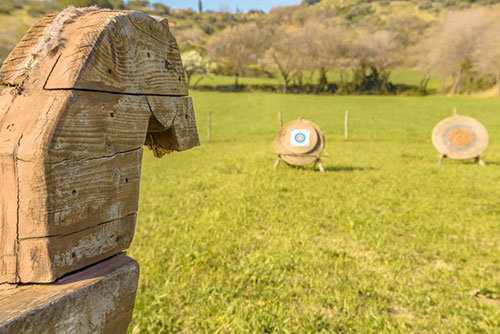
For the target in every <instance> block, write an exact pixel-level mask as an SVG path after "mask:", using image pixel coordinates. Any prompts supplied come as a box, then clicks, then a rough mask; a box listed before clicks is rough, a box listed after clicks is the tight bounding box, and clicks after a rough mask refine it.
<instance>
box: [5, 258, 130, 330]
mask: <svg viewBox="0 0 500 334" xmlns="http://www.w3.org/2000/svg"><path fill="white" fill-rule="evenodd" d="M138 278H139V268H138V265H137V263H136V262H135V261H134V260H132V259H131V258H129V257H127V256H125V255H123V254H121V255H117V256H115V257H113V258H111V259H108V260H106V261H103V262H101V263H99V264H97V265H94V266H92V267H90V268H87V269H85V270H83V271H80V272H77V273H75V274H72V275H69V276H67V277H65V278H63V279H61V280H59V281H57V282H56V283H53V284H44V285H21V286H17V288H15V289H4V290H2V289H0V334H10V333H82V334H86V333H89V334H90V333H116V334H125V332H126V329H127V327H128V323H129V321H130V316H131V313H132V309H133V307H134V299H135V293H136V290H137V282H138Z"/></svg>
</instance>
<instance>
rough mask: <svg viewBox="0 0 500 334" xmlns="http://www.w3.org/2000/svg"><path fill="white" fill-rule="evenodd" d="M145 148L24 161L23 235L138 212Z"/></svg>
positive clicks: (44, 233) (51, 232) (76, 227)
mask: <svg viewBox="0 0 500 334" xmlns="http://www.w3.org/2000/svg"><path fill="white" fill-rule="evenodd" d="M141 160H142V147H141V148H139V149H136V150H133V151H131V152H126V153H118V154H115V155H113V156H110V157H103V158H97V159H87V160H80V161H74V160H66V161H63V162H61V163H56V164H51V165H46V166H45V169H38V168H35V166H37V164H36V163H33V162H24V161H19V162H18V166H19V226H21V227H22V228H20V229H19V238H20V239H24V238H38V237H45V236H55V235H61V234H66V233H72V232H76V231H79V230H82V229H85V228H88V227H92V226H96V225H98V224H101V223H103V222H108V221H111V220H115V219H119V218H123V217H125V216H128V215H130V214H132V213H135V212H137V204H138V199H139V180H140V168H141Z"/></svg>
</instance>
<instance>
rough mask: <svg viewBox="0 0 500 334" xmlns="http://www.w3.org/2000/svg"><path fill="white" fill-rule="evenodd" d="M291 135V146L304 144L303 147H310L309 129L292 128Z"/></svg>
mask: <svg viewBox="0 0 500 334" xmlns="http://www.w3.org/2000/svg"><path fill="white" fill-rule="evenodd" d="M290 131H291V135H290V140H291V142H290V145H291V146H302V147H308V146H309V142H310V140H309V138H310V135H309V129H291V130H290Z"/></svg>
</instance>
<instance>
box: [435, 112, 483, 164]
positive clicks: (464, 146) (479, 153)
mask: <svg viewBox="0 0 500 334" xmlns="http://www.w3.org/2000/svg"><path fill="white" fill-rule="evenodd" d="M432 142H433V144H434V146H435V147H436V149H437V150H438V152H439V153H440V155H439V160H438V163H441V162H442V161H443V159H444V158H450V159H455V160H465V159H476V160H477V161H478V163H479V164H480V165H484V161H483V152H484V150H486V148H487V147H488V131H487V130H486V128H485V127H484V126H483V125H482V124H481V123H479V122H478V121H476V120H475V119H473V118H470V117H466V116H461V115H458V114H457V113H456V112H455V113H454V115H453V116H451V117H448V118H445V119H444V120H442V121H441V122H439V123H438V124H437V125H436V126H435V127H434V130H433V131H432Z"/></svg>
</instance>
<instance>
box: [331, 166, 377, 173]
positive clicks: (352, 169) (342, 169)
mask: <svg viewBox="0 0 500 334" xmlns="http://www.w3.org/2000/svg"><path fill="white" fill-rule="evenodd" d="M374 169H375V168H373V167H353V166H328V167H325V170H326V171H327V172H358V171H364V170H374Z"/></svg>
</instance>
